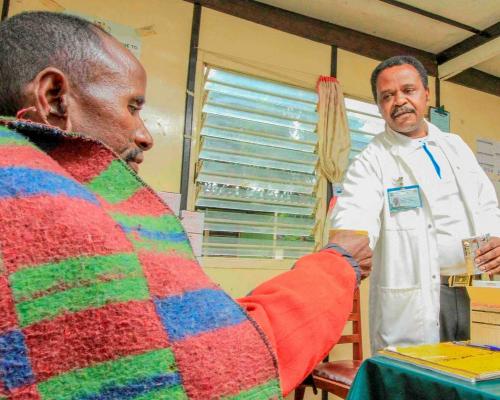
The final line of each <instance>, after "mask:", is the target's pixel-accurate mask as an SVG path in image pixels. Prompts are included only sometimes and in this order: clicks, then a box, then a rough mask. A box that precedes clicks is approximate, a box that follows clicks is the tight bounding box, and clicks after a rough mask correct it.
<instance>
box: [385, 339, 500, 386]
mask: <svg viewBox="0 0 500 400" xmlns="http://www.w3.org/2000/svg"><path fill="white" fill-rule="evenodd" d="M379 354H380V355H382V356H385V357H389V358H394V359H396V360H400V361H404V362H407V363H410V364H415V365H419V366H421V367H423V368H426V369H430V370H433V371H436V372H440V373H443V374H447V375H450V376H454V377H456V378H460V379H465V380H468V381H470V382H476V381H483V380H487V379H495V378H500V351H492V350H487V349H483V348H478V347H471V346H466V345H459V344H455V343H451V342H447V343H438V344H426V345H420V346H409V347H388V348H386V349H384V350H382V351H379Z"/></svg>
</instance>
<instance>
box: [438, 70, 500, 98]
mask: <svg viewBox="0 0 500 400" xmlns="http://www.w3.org/2000/svg"><path fill="white" fill-rule="evenodd" d="M448 82H452V83H456V84H458V85H462V86H467V87H468V88H472V89H476V90H480V91H481V92H486V93H489V94H493V95H495V96H499V97H500V78H497V77H496V76H494V75H490V74H487V73H486V72H483V71H479V70H478V69H475V68H469V69H467V70H465V71H464V72H461V73H460V74H458V75H455V76H454V77H452V78H450V79H448Z"/></svg>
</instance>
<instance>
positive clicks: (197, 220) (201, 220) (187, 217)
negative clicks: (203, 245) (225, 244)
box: [181, 210, 205, 234]
mask: <svg viewBox="0 0 500 400" xmlns="http://www.w3.org/2000/svg"><path fill="white" fill-rule="evenodd" d="M181 223H182V226H183V227H184V229H185V230H186V232H188V233H199V234H202V233H203V227H204V225H205V213H202V212H198V211H186V210H182V211H181Z"/></svg>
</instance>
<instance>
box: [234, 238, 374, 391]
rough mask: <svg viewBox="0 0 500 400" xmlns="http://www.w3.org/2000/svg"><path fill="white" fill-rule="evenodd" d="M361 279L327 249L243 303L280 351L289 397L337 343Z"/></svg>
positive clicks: (348, 265)
mask: <svg viewBox="0 0 500 400" xmlns="http://www.w3.org/2000/svg"><path fill="white" fill-rule="evenodd" d="M343 247H344V248H346V247H347V246H343ZM367 247H368V243H367V241H366V248H367ZM346 249H347V248H346ZM347 250H351V249H347ZM351 251H352V250H351ZM356 280H357V277H356V273H355V270H354V269H353V267H352V266H351V265H350V263H349V262H348V261H347V260H346V258H344V257H343V256H342V255H341V254H339V253H338V252H337V251H335V250H332V249H325V250H322V251H320V252H317V253H313V254H309V255H306V256H304V257H302V258H301V259H299V260H298V261H297V263H296V264H295V267H294V268H293V269H292V270H291V271H288V272H285V273H284V274H281V275H278V276H277V277H275V278H273V279H271V280H269V281H267V282H265V283H263V284H262V285H260V286H258V287H257V288H256V289H255V290H254V291H253V292H252V293H251V294H250V295H249V296H246V297H244V298H241V299H239V300H238V302H239V303H240V305H241V306H242V307H244V308H245V309H246V311H247V312H248V313H249V314H250V316H251V317H253V318H254V320H255V321H256V322H257V323H258V324H259V326H260V327H261V328H262V330H263V331H264V333H265V334H266V336H267V337H268V339H269V341H270V344H271V345H272V346H273V348H274V350H275V353H276V356H277V359H278V367H279V371H280V379H281V387H282V390H283V393H284V394H285V395H286V394H288V393H289V392H290V391H292V390H293V389H294V388H295V387H296V386H298V385H299V384H300V383H301V382H302V381H303V380H304V378H305V377H306V376H307V375H309V374H310V373H311V371H312V370H313V369H314V367H315V366H316V365H317V364H318V363H319V362H320V361H321V360H322V359H323V358H324V357H325V356H326V354H328V352H329V351H330V349H331V348H332V347H333V346H334V345H335V344H336V343H337V341H338V339H339V337H340V335H341V333H342V329H343V328H344V325H345V323H346V321H347V317H348V316H349V313H350V312H351V310H352V302H353V294H354V289H355V287H356Z"/></svg>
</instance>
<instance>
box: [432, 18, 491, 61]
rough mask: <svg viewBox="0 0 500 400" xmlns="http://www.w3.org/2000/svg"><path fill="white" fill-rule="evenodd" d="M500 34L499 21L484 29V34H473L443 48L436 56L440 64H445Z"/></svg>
mask: <svg viewBox="0 0 500 400" xmlns="http://www.w3.org/2000/svg"><path fill="white" fill-rule="evenodd" d="M499 36H500V22H497V23H496V24H494V25H492V26H490V27H489V28H486V29H485V30H484V31H483V34H482V35H474V36H471V37H469V38H467V39H465V40H463V41H461V42H460V43H457V44H455V45H453V46H451V47H450V48H448V49H446V50H443V51H442V52H440V53H439V54H438V55H437V56H436V59H437V62H438V64H443V63H445V62H446V61H449V60H451V59H452V58H455V57H458V56H460V55H462V54H464V53H467V52H468V51H470V50H472V49H474V48H476V47H479V46H481V45H483V44H486V43H488V42H489V41H491V40H495V39H496V38H498V37H499Z"/></svg>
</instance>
